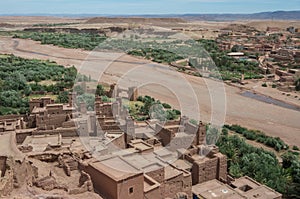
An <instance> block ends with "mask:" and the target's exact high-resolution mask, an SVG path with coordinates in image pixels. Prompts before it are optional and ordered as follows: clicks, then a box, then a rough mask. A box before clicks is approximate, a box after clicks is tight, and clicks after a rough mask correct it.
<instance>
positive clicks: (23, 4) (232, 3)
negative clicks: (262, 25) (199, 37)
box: [0, 0, 300, 14]
mask: <svg viewBox="0 0 300 199" xmlns="http://www.w3.org/2000/svg"><path fill="white" fill-rule="evenodd" d="M275 10H300V0H0V14H28V13H50V14H65V13H68V14H83V13H84V14H184V13H255V12H261V11H275Z"/></svg>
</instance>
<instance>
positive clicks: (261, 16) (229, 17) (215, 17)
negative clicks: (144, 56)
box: [0, 10, 300, 21]
mask: <svg viewBox="0 0 300 199" xmlns="http://www.w3.org/2000/svg"><path fill="white" fill-rule="evenodd" d="M0 16H53V17H74V18H81V17H86V18H90V17H112V18H114V17H118V18H121V17H124V18H127V17H143V18H182V19H185V20H207V21H236V20H300V10H297V11H275V12H260V13H253V14H182V15H181V14H164V15H104V14H0Z"/></svg>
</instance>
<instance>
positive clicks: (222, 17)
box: [182, 11, 300, 21]
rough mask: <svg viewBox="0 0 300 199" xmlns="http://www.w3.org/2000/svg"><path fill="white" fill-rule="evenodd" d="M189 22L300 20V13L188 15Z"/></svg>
mask: <svg viewBox="0 0 300 199" xmlns="http://www.w3.org/2000/svg"><path fill="white" fill-rule="evenodd" d="M182 17H183V18H185V19H188V20H208V21H231V20H232V21H234V20H255V19H256V20H300V11H275V12H260V13H254V14H186V15H183V16H182Z"/></svg>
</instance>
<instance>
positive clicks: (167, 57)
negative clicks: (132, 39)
mask: <svg viewBox="0 0 300 199" xmlns="http://www.w3.org/2000/svg"><path fill="white" fill-rule="evenodd" d="M128 54H129V55H134V56H140V57H144V58H146V59H150V60H152V61H154V62H157V63H171V62H174V61H177V60H180V59H183V57H181V56H179V55H176V53H173V52H169V51H166V50H162V49H152V48H145V49H138V50H132V51H129V52H128Z"/></svg>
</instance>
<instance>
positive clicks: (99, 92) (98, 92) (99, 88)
mask: <svg viewBox="0 0 300 199" xmlns="http://www.w3.org/2000/svg"><path fill="white" fill-rule="evenodd" d="M95 94H96V96H104V95H105V90H104V88H103V86H102V85H101V84H98V85H97V89H96V93H95Z"/></svg>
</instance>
